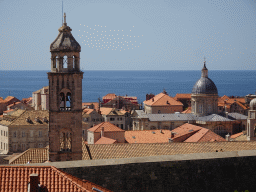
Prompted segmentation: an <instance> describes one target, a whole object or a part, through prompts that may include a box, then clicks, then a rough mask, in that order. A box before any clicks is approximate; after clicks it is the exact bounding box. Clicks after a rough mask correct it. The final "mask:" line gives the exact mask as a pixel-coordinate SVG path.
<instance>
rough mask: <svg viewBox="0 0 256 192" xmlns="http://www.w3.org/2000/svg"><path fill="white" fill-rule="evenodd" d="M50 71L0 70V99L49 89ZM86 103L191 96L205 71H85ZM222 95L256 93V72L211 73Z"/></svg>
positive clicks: (18, 96) (210, 76)
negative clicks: (111, 98)
mask: <svg viewBox="0 0 256 192" xmlns="http://www.w3.org/2000/svg"><path fill="white" fill-rule="evenodd" d="M47 72H49V71H0V97H3V98H6V97H7V96H9V95H11V96H14V97H16V98H18V99H22V98H28V97H31V96H32V92H34V91H36V90H39V89H41V88H42V87H44V86H48V77H47ZM83 72H84V75H83V82H82V83H83V85H82V86H83V97H82V100H83V102H97V101H98V98H101V99H102V97H103V96H104V95H106V94H108V93H115V94H116V95H120V96H125V95H128V96H136V97H137V98H138V102H139V103H142V102H143V101H144V100H145V98H146V94H150V93H153V94H155V95H156V94H158V93H160V92H162V91H163V89H165V90H166V91H167V93H168V94H169V95H170V96H175V95H176V94H177V93H191V91H192V88H193V86H194V84H195V83H196V81H197V80H198V79H199V78H200V76H201V71H191V70H188V71H167V70H166V71H83ZM208 76H209V78H210V79H212V81H213V82H214V83H215V85H216V86H217V89H218V94H219V96H223V95H227V96H245V95H247V94H255V91H256V71H253V70H252V71H241V70H240V71H231V70H230V71H227V70H225V71H222V70H215V71H209V72H208Z"/></svg>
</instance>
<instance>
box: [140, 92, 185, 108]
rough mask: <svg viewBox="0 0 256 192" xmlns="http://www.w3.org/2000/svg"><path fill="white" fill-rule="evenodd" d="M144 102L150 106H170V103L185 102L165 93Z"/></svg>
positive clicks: (179, 103) (178, 103)
mask: <svg viewBox="0 0 256 192" xmlns="http://www.w3.org/2000/svg"><path fill="white" fill-rule="evenodd" d="M144 104H146V105H149V106H170V105H181V106H183V104H182V103H181V102H179V101H176V100H175V99H174V98H172V97H170V96H169V95H166V94H164V93H159V94H158V95H156V96H155V97H153V98H151V99H149V100H147V101H144Z"/></svg>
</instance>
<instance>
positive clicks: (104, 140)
mask: <svg viewBox="0 0 256 192" xmlns="http://www.w3.org/2000/svg"><path fill="white" fill-rule="evenodd" d="M116 142H117V141H116V140H115V139H110V138H107V137H101V138H100V139H99V140H98V141H96V143H95V144H113V143H116Z"/></svg>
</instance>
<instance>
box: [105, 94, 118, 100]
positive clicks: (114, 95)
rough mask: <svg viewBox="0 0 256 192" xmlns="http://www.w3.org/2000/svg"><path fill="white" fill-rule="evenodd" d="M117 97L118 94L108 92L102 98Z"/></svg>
mask: <svg viewBox="0 0 256 192" xmlns="http://www.w3.org/2000/svg"><path fill="white" fill-rule="evenodd" d="M116 97H117V96H116V94H114V93H108V94H107V95H105V96H103V97H102V99H111V100H112V99H114V98H116Z"/></svg>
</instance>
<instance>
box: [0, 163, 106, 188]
mask: <svg viewBox="0 0 256 192" xmlns="http://www.w3.org/2000/svg"><path fill="white" fill-rule="evenodd" d="M32 173H36V174H38V176H39V183H40V185H41V187H42V188H43V187H44V189H45V191H66V192H69V191H70V192H71V191H80V192H88V191H92V188H93V187H94V188H97V189H99V190H101V191H104V192H106V191H110V190H107V189H105V188H103V187H101V186H99V185H96V184H94V183H92V182H89V181H87V180H81V179H79V178H77V177H74V176H72V175H70V174H68V173H65V172H64V171H61V170H58V169H57V168H55V167H53V166H29V167H22V166H0V174H1V179H0V180H1V184H0V188H1V191H24V192H25V191H28V183H29V181H30V174H32Z"/></svg>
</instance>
